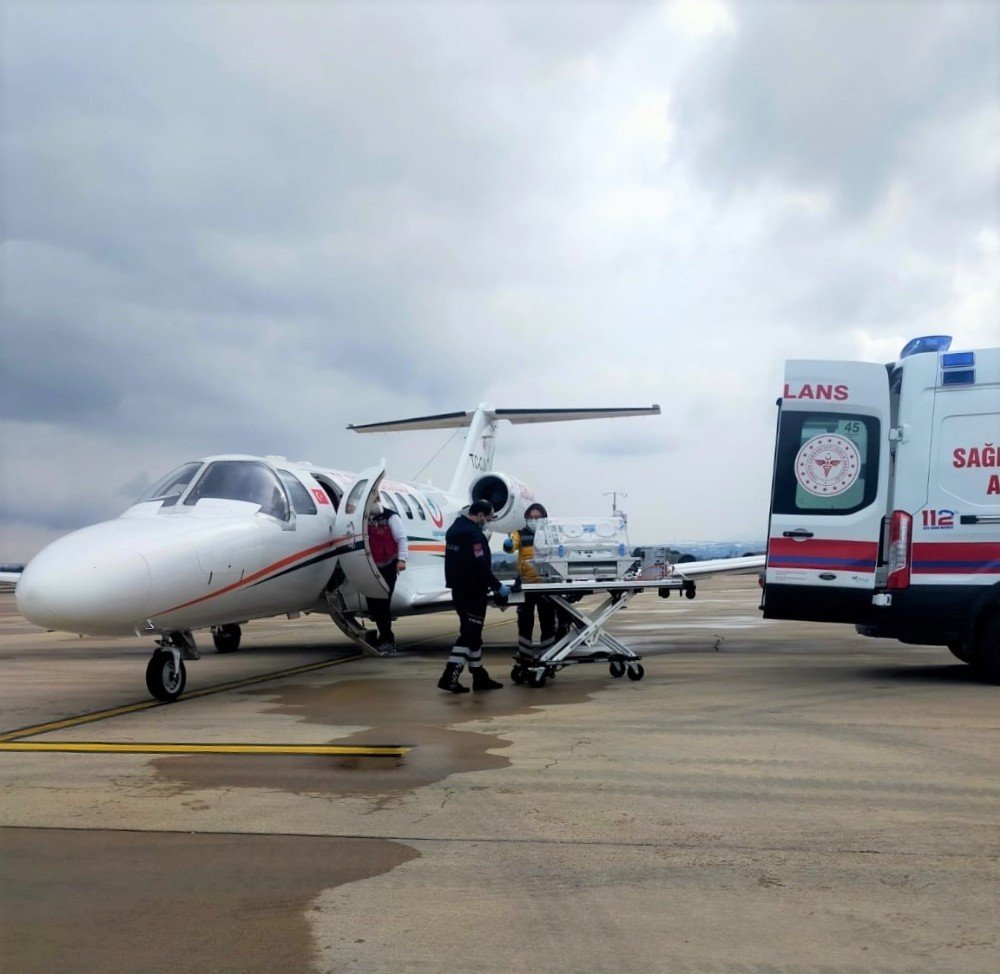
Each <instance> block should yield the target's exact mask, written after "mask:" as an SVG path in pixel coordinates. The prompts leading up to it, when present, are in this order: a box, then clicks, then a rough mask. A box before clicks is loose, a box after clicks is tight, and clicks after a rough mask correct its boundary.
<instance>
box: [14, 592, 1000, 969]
mask: <svg viewBox="0 0 1000 974" xmlns="http://www.w3.org/2000/svg"><path fill="white" fill-rule="evenodd" d="M699 592H700V595H699V598H698V599H696V600H695V601H693V602H692V601H686V600H685V601H683V602H679V601H678V600H676V599H671V600H659V599H656V598H655V596H652V595H650V596H643V597H641V598H637V599H636V600H634V601H633V602H632V604H631V605H630V606H629V608H628V609H627V610H626V611H624V612H623V613H621V614H620V615H619V616H618V617H616V621H617V624H616V625H614V626H612V627H611V628H612V631H613V632H614V633H615V634H616V635H618V636H619V638H621V639H623V640H624V641H625V642H626V643H628V644H629V645H631V646H632V647H633V648H634V649H636V650H637V651H639V652H642V653H643V654H644V657H645V659H644V663H645V666H646V678H645V679H644V680H642V681H641V682H638V683H633V682H630V681H628V680H613V679H611V678H610V677H609V674H608V670H607V667H606V666H604V665H588V666H577V667H571V668H567V669H566V670H563V671H561V672H560V673H559V675H558V676H557V678H556V679H555V680H553V681H551V682H550V683H549V684H548V685H547V686H546V687H544V688H541V689H534V690H532V689H528V688H527V687H515V686H512V685H510V680H509V675H508V661H509V655H510V649H511V647H512V645H513V641H514V638H515V632H514V627H513V614H512V613H506V614H504V615H501V614H500V613H491V614H490V618H489V627H488V629H487V639H488V643H487V654H486V661H487V665H488V666H489V667H490V669H491V670H492V671H493V673H494V675H495V676H497V677H499V678H500V679H501V680H502V681H503V682H504V683H505V684H506V686H505V688H504V689H503V690H501V691H498V692H494V693H487V694H466V695H462V696H451V695H447V694H444V693H442V692H440V691H438V690H437V689H436V687H435V685H434V684H435V681H436V679H437V676H438V674H439V672H440V669H441V667H442V665H443V662H444V657H445V655H446V651H447V646H448V645H449V642H450V638H451V635H452V623H451V617H449V616H447V615H443V616H440V617H437V616H431V617H425V618H421V619H415V620H408V621H402V622H400V623H399V625H398V627H397V628H398V635H399V636H400V637H401V641H402V642H403V643H404V644H405V645H407V646H408V647H409V649H408V651H407V652H406V653H404V654H403V655H402V656H400V657H398V658H395V659H384V660H382V659H370V658H364V659H346V657H348V656H349V655H350V654H351V648H350V647H349V646H347V645H346V644H345V642H344V640H343V638H342V637H341V636H340V634H339V633H338V632H337V631H336V630H335V629H334V627H333V626H332V624H331V623H330V622H329V621H328V620H327V621H324V620H323V619H321V618H318V617H312V618H307V619H301V620H297V621H294V622H289V621H285V620H265V621H263V622H259V623H254V624H251V625H249V626H247V627H246V628H245V634H246V635H245V639H244V646H243V648H241V650H240V651H239V652H238V653H236V654H233V655H225V656H218V655H215V654H214V653H212V652H211V651H208V652H206V653H205V656H204V658H203V659H202V660H201V661H199V662H195V663H192V664H189V677H188V688H189V690H195V689H199V688H200V689H207V688H209V687H211V686H213V685H217V684H223V683H227V682H229V681H234V680H239V679H241V678H244V677H256V676H262V675H265V674H267V673H275V672H278V671H285V670H288V669H291V668H294V667H304V666H309V665H311V664H321V663H323V662H324V661H331V665H329V666H321V667H319V668H315V669H307V670H303V671H300V672H297V673H294V674H289V675H285V676H283V677H278V678H275V679H273V680H268V681H266V682H262V683H256V684H252V685H247V686H243V687H238V688H235V689H230V690H225V691H222V692H219V693H213V694H210V695H207V696H203V697H197V698H183V699H182V700H181V701H179V702H178V703H176V704H172V705H165V706H153V707H149V708H143V709H139V710H135V711H129V712H124V713H115V714H113V715H108V716H106V717H105V718H104V719H101V720H97V721H93V722H89V723H86V724H77V725H71V726H66V727H63V728H62V729H58V730H53V731H49V732H47V733H44V734H39V735H37V736H33V737H31V738H30V739H31V740H38V741H49V742H56V741H67V742H68V741H89V742H99V743H101V744H102V745H114V744H115V743H116V742H117V743H135V742H145V743H152V742H182V743H187V744H194V745H197V744H209V743H211V744H219V743H230V744H234V743H267V744H289V745H294V744H338V745H339V744H345V743H349V744H363V745H406V746H408V747H410V748H411V750H409V751H408V752H407V753H406V754H405V755H404V756H402V757H389V758H387V757H369V756H355V757H345V756H320V757H317V756H300V755H286V756H261V755H246V754H240V755H237V754H221V755H220V754H200V753H193V754H184V755H182V756H167V757H165V756H154V755H146V754H134V753H115V752H113V751H112V752H106V753H100V754H64V753H46V754H25V753H10V752H0V789H2V790H0V796H2V800H0V815H2V819H0V821H2V824H3V825H4V826H5V827H4V828H2V829H0V856H2V869H3V875H4V879H3V882H2V883H0V969H2V970H3V971H5V972H36V971H52V970H79V971H109V972H117V971H122V972H124V971H137V970H142V971H158V970H164V971H166V970H171V971H176V970H178V969H183V970H187V971H229V970H232V971H256V970H260V971H264V970H275V969H279V968H280V969H284V970H290V971H310V972H312V971H316V972H334V971H336V972H342V971H358V972H362V971H369V972H370V971H413V972H418V971H419V972H425V971H426V972H431V971H440V970H442V969H444V968H446V967H447V968H453V969H458V970H462V971H484V972H494V971H495V972H507V971H538V970H542V971H559V972H562V971H566V972H570V971H609V972H610V971H614V972H621V971H636V972H639V971H643V972H645V971H649V972H653V971H678V972H682V974H685V972H691V974H694V972H698V974H717V972H718V974H737V972H739V974H744V972H749V971H752V972H754V974H757V972H760V974H763V972H779V974H793V972H794V974H801V972H806V971H817V972H818V971H823V972H828V974H839V972H848V971H887V972H893V974H897V972H898V974H903V972H916V971H921V972H923V971H927V972H930V971H956V972H966V971H968V972H979V971H982V972H985V971H990V972H992V971H993V970H994V969H995V957H996V949H997V939H998V935H997V934H996V932H995V930H994V928H995V926H996V924H995V914H996V904H997V894H996V890H997V888H998V886H997V882H998V880H1000V777H998V774H997V772H998V770H1000V751H998V748H997V742H998V737H1000V721H998V720H997V717H996V714H997V699H998V697H997V695H998V694H1000V688H998V687H993V686H989V685H986V684H984V683H981V682H980V681H979V680H977V679H976V678H975V677H974V676H973V675H972V674H971V673H970V672H969V671H968V669H967V668H966V667H964V666H963V665H961V664H959V663H957V661H955V660H953V659H952V657H951V656H950V655H949V654H948V652H947V650H943V649H933V648H927V647H903V646H901V645H899V644H895V643H891V642H885V641H875V640H867V639H863V638H861V637H858V636H856V635H855V634H854V633H853V632H852V631H851V630H850V629H849V628H847V627H835V626H806V625H798V624H789V623H768V622H765V621H763V620H761V619H760V618H759V613H758V612H757V610H756V605H757V601H758V598H759V592H758V590H757V587H756V584H755V579H753V578H752V577H745V576H741V577H732V578H719V579H713V580H708V581H705V582H702V583H700V585H699ZM148 652H149V649H148V647H147V646H146V645H145V644H144V643H142V642H141V641H140V640H138V639H135V640H121V641H111V640H96V639H85V640H81V639H78V638H76V637H70V636H65V635H60V634H54V633H51V634H50V633H43V632H41V631H39V630H37V629H34V628H33V627H31V626H30V625H28V624H27V623H25V622H23V621H22V620H20V619H19V617H17V615H16V612H14V611H13V603H12V600H11V598H10V596H9V595H2V594H0V665H2V666H3V672H4V675H5V676H4V681H3V684H2V686H0V705H2V712H3V719H2V724H0V728H2V729H5V730H11V729H13V728H15V727H26V726H28V725H31V724H38V723H41V722H43V721H49V720H57V719H64V718H71V717H73V716H76V715H80V714H84V713H88V712H98V711H105V710H107V709H109V708H121V707H126V706H128V705H130V704H133V703H138V702H142V701H144V700H145V691H144V687H143V682H142V681H143V669H144V666H145V660H146V657H147V655H148Z"/></svg>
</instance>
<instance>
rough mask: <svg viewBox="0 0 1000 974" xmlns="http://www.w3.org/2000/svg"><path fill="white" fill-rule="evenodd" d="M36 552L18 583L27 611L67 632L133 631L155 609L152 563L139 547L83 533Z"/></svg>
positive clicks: (45, 625)
mask: <svg viewBox="0 0 1000 974" xmlns="http://www.w3.org/2000/svg"><path fill="white" fill-rule="evenodd" d="M83 534H85V532H77V534H73V535H69V536H68V537H66V538H61V539H60V540H59V541H56V542H54V543H53V544H51V545H49V546H48V547H47V548H45V549H44V550H43V551H42V552H40V553H39V554H38V555H36V556H35V558H33V559H32V560H31V562H29V564H28V566H27V567H26V568H25V570H24V573H23V574H22V575H21V578H20V581H19V582H18V583H17V589H16V591H15V599H16V601H17V608H18V610H19V611H20V613H21V615H23V616H24V617H25V619H27V620H28V621H29V622H33V623H34V624H35V625H36V626H42V627H43V628H45V629H60V630H63V631H65V632H78V633H90V634H93V635H116V634H126V633H131V632H132V631H133V629H134V628H135V627H136V626H137V625H140V624H141V623H142V622H143V620H144V619H145V617H146V613H147V612H148V608H149V594H150V576H149V565H148V564H147V562H146V560H145V559H144V558H143V557H142V555H140V554H139V552H138V551H136V550H135V549H134V548H128V547H123V546H114V547H106V546H102V545H101V544H99V543H97V544H95V543H94V541H95V540H96V539H86V538H84V539H81V538H79V537H78V535H83Z"/></svg>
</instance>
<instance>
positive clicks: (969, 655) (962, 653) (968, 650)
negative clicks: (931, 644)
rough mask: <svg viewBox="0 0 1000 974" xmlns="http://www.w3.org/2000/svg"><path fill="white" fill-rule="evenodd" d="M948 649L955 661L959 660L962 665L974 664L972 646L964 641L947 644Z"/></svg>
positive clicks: (974, 656)
mask: <svg viewBox="0 0 1000 974" xmlns="http://www.w3.org/2000/svg"><path fill="white" fill-rule="evenodd" d="M948 649H950V650H951V655H952V656H954V657H955V659H957V660H961V661H962V662H963V663H975V661H976V654H975V653H974V652H973V651H972V646H971V644H970V643H969V642H968V640H966V639H963V640H961V641H960V642H954V643H948Z"/></svg>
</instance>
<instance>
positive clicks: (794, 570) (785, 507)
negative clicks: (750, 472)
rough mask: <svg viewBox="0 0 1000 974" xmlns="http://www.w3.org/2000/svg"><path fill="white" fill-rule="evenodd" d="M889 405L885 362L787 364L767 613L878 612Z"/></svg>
mask: <svg viewBox="0 0 1000 974" xmlns="http://www.w3.org/2000/svg"><path fill="white" fill-rule="evenodd" d="M889 410H890V405H889V377H888V372H887V370H886V368H885V366H882V365H876V364H873V363H869V362H829V361H803V360H793V361H789V362H787V363H786V365H785V387H784V394H783V396H782V398H781V400H780V401H779V414H778V434H777V444H776V448H775V457H774V476H773V481H772V485H771V516H770V527H769V530H768V545H767V562H766V574H765V584H764V598H763V609H764V616H765V618H769V619H802V620H806V621H812V622H861V621H863V620H864V619H865V618H867V617H868V616H870V614H871V612H872V594H873V591H874V589H875V585H876V578H875V575H876V568H877V566H878V563H879V545H880V539H881V533H882V525H883V519H884V517H885V515H886V508H887V505H888V501H887V496H888V484H889V461H890V456H889V426H890V411H889Z"/></svg>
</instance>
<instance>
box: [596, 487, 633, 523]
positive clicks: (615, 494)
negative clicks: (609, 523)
mask: <svg viewBox="0 0 1000 974" xmlns="http://www.w3.org/2000/svg"><path fill="white" fill-rule="evenodd" d="M601 496H602V497H610V498H611V516H612V517H620V518H621V519H622V520H623V521H625V523H626V524H627V523H628V515H627V514H626V513H625V512H624V511H620V510H619V509H618V498H619V497H628V494H626V493H625V491H623V490H606V491H604V493H603V494H602V495H601Z"/></svg>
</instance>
